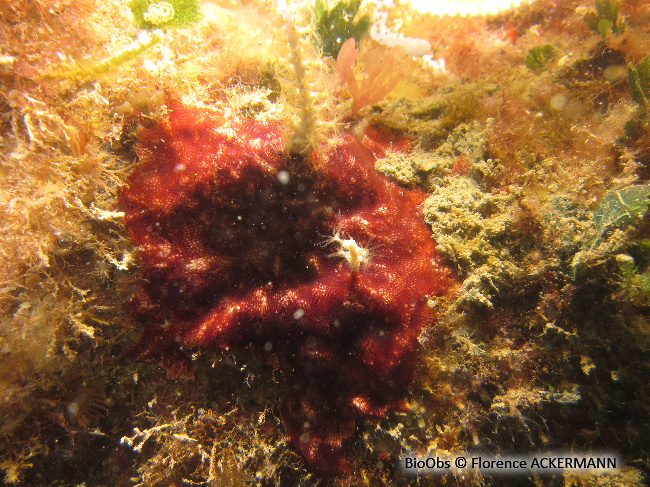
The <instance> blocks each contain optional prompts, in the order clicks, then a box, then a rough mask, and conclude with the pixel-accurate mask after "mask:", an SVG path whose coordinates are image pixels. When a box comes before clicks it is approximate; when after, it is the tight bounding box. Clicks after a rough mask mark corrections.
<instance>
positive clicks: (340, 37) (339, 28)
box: [314, 0, 370, 59]
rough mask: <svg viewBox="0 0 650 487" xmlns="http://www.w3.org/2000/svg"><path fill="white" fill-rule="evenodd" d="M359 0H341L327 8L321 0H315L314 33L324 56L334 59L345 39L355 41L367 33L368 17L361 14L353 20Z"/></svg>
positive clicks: (357, 9) (359, 3)
mask: <svg viewBox="0 0 650 487" xmlns="http://www.w3.org/2000/svg"><path fill="white" fill-rule="evenodd" d="M360 6H361V0H348V1H345V0H342V1H340V2H338V3H337V4H336V5H335V6H334V7H333V8H331V9H329V10H327V9H326V8H325V2H323V0H317V1H316V5H315V7H314V15H315V17H316V28H315V31H316V34H317V36H318V39H319V40H320V44H321V48H322V49H323V54H324V55H325V56H331V57H333V58H335V59H336V56H338V53H339V50H340V49H341V46H342V45H343V43H344V42H345V41H347V40H348V39H350V38H352V37H353V38H354V39H356V41H357V42H359V41H360V40H361V38H362V37H363V36H365V35H366V34H367V33H368V29H369V28H370V17H369V16H368V15H363V16H361V17H359V18H358V20H355V18H356V17H357V13H358V12H359V7H360Z"/></svg>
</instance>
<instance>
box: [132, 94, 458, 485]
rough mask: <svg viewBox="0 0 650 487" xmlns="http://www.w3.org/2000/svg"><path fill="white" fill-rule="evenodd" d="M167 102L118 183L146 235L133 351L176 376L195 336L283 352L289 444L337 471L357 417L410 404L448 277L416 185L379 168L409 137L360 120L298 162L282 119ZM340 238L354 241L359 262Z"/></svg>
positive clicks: (200, 341)
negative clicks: (364, 126) (433, 301)
mask: <svg viewBox="0 0 650 487" xmlns="http://www.w3.org/2000/svg"><path fill="white" fill-rule="evenodd" d="M169 108H170V112H169V117H168V119H166V120H163V121H162V122H160V123H159V124H158V125H157V126H156V127H154V128H152V129H149V130H145V131H144V132H143V133H141V135H140V144H139V147H138V153H139V156H140V163H139V165H138V166H137V167H136V169H135V170H134V171H133V173H132V174H131V175H130V177H129V180H128V187H126V188H125V189H124V190H123V191H122V193H121V195H120V203H119V206H120V207H121V209H122V210H123V211H124V212H125V215H126V216H125V222H126V225H127V227H128V229H129V232H130V234H131V237H132V239H133V241H134V242H135V243H136V244H137V245H139V246H140V247H141V248H142V252H141V261H142V264H143V267H144V277H145V283H144V284H143V286H142V288H141V290H140V291H139V292H138V293H137V294H136V295H135V296H134V298H133V300H132V303H131V305H132V309H133V312H134V314H135V316H136V317H137V318H138V319H139V321H141V322H142V323H143V324H144V332H143V335H142V337H141V340H140V343H139V344H138V346H137V347H136V350H137V354H138V355H139V356H140V357H143V358H149V359H153V360H158V361H159V362H160V363H161V364H163V365H164V366H165V367H166V368H167V369H168V371H170V373H171V374H176V375H179V374H183V373H184V374H188V373H190V370H191V365H190V361H189V358H188V357H187V356H186V355H185V354H184V352H183V351H182V349H183V348H185V347H190V346H191V347H208V348H224V349H231V348H234V349H240V350H243V349H247V350H251V352H252V353H253V354H254V355H255V356H256V357H258V358H260V359H261V360H263V361H266V362H269V363H274V364H279V367H280V369H281V371H282V373H283V374H284V377H285V380H286V382H287V391H286V394H285V395H284V398H283V400H282V403H281V405H280V410H281V414H282V419H283V422H284V425H285V428H286V431H287V434H288V435H289V437H290V439H291V441H292V443H293V444H294V446H295V447H296V448H297V449H298V450H299V451H300V452H301V453H302V454H303V455H304V457H305V458H306V460H307V462H308V463H309V465H310V466H311V467H312V468H313V469H315V470H317V471H320V472H324V473H341V472H344V471H345V470H346V468H347V461H346V460H345V459H344V458H343V456H342V454H341V447H342V442H343V441H344V440H345V439H346V438H349V437H351V436H352V435H353V433H354V429H355V422H356V419H357V418H358V417H359V416H360V415H363V414H371V415H382V414H384V413H385V412H386V411H387V409H389V408H400V407H403V397H404V393H405V391H406V389H407V387H408V386H409V384H410V383H411V382H412V380H413V376H414V372H415V365H416V357H417V344H418V342H417V337H418V335H419V334H420V332H421V331H422V329H423V327H425V326H426V325H427V324H429V323H431V319H432V312H431V309H430V308H429V307H428V306H427V300H428V298H429V297H430V296H433V295H438V294H441V293H443V292H444V291H445V290H446V289H447V288H448V287H449V285H450V280H451V277H450V271H449V270H448V269H447V268H446V267H444V265H442V264H441V260H440V257H439V256H438V254H437V253H436V251H435V242H434V241H433V240H432V238H431V235H430V232H429V230H428V228H427V227H426V226H425V224H424V222H423V220H422V216H421V213H420V209H419V205H420V204H421V203H422V201H423V200H424V197H425V195H424V193H423V192H421V191H419V190H414V189H405V188H403V187H400V186H398V185H397V184H395V183H394V182H391V181H389V180H388V179H386V178H385V177H384V176H383V175H381V174H380V173H378V172H377V171H376V170H375V169H374V166H373V163H374V160H375V155H380V156H381V155H383V154H381V153H382V152H383V150H384V149H385V148H387V147H388V146H389V145H390V144H391V143H395V145H396V146H401V147H404V146H405V145H406V141H405V139H404V138H399V137H396V136H394V135H392V134H388V133H385V132H382V131H380V130H368V131H367V132H366V134H367V136H366V137H364V139H363V140H362V141H360V140H358V139H356V138H354V137H352V136H347V138H345V139H342V140H341V142H340V143H339V144H338V146H337V147H336V148H335V149H334V150H332V151H331V152H329V153H326V154H324V155H320V156H313V157H318V159H317V161H316V162H315V163H314V162H313V161H312V162H310V163H309V164H307V163H306V160H305V159H304V158H303V157H302V156H298V155H294V154H287V153H286V152H285V140H286V136H287V133H286V130H285V129H284V128H283V127H282V126H281V125H280V124H278V123H273V122H260V121H254V120H250V119H245V118H240V117H237V116H233V115H232V114H229V115H227V114H226V113H224V112H223V111H220V110H211V109H197V108H189V107H185V106H183V105H182V104H181V103H180V102H177V101H174V100H170V102H169ZM333 236H338V237H337V238H332V237H333ZM343 240H345V241H347V242H348V246H349V247H351V248H358V249H363V252H360V253H358V254H359V255H362V256H363V258H362V260H361V261H360V262H359V261H357V262H356V268H358V271H357V270H356V269H355V267H354V266H351V263H350V262H348V260H349V259H346V258H345V255H346V254H345V252H346V250H345V249H341V248H340V247H341V242H342V241H343ZM350 242H352V243H350ZM355 246H356V247H355ZM368 256H369V257H368Z"/></svg>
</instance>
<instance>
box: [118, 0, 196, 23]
mask: <svg viewBox="0 0 650 487" xmlns="http://www.w3.org/2000/svg"><path fill="white" fill-rule="evenodd" d="M129 8H130V9H131V12H132V13H133V18H134V19H135V22H136V24H138V26H139V27H140V28H142V29H148V30H150V29H158V28H170V29H177V28H181V27H188V26H189V25H192V24H193V23H195V22H197V21H198V20H199V18H200V11H199V2H198V0H168V1H166V0H162V1H159V2H150V1H149V0H132V1H131V2H130V3H129Z"/></svg>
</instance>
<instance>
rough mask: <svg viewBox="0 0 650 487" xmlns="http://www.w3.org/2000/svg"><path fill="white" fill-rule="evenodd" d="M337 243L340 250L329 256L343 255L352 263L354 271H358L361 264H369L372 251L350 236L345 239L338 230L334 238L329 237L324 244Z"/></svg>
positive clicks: (351, 266)
mask: <svg viewBox="0 0 650 487" xmlns="http://www.w3.org/2000/svg"><path fill="white" fill-rule="evenodd" d="M329 244H335V245H336V246H337V247H338V250H337V251H336V252H334V253H333V254H330V255H329V257H343V258H344V259H345V260H347V261H348V263H349V264H350V268H351V269H352V272H354V273H358V272H359V269H360V267H361V264H364V265H367V264H368V262H370V251H369V250H368V249H366V248H364V247H361V246H359V244H357V242H356V241H355V240H354V239H352V238H350V239H344V238H343V237H341V233H340V232H339V231H338V230H337V231H336V233H335V234H334V236H332V238H330V239H328V240H327V241H326V242H325V244H324V245H329Z"/></svg>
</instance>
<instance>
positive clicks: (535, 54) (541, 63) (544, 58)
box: [524, 44, 557, 71]
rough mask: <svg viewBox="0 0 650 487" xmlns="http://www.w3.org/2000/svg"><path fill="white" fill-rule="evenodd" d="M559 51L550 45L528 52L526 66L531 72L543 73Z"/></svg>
mask: <svg viewBox="0 0 650 487" xmlns="http://www.w3.org/2000/svg"><path fill="white" fill-rule="evenodd" d="M556 51H557V49H556V48H555V47H553V46H551V45H550V44H542V45H541V46H536V47H533V48H532V49H529V50H528V54H526V58H525V59H524V64H525V65H526V67H527V68H528V69H530V70H531V71H541V70H542V69H544V67H545V66H546V63H548V62H549V61H550V60H551V59H553V57H554V56H555V52H556Z"/></svg>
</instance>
